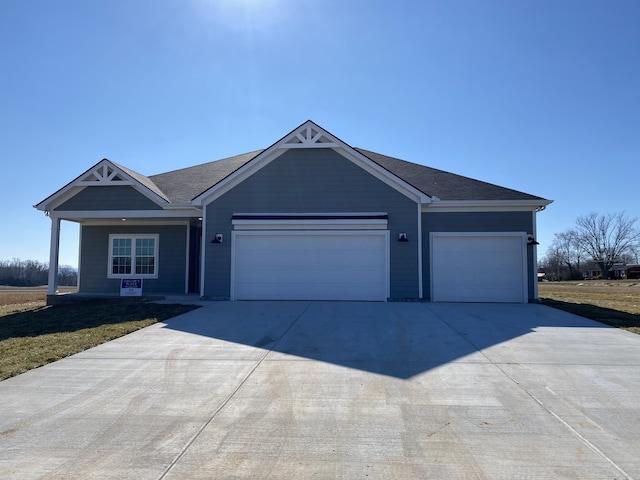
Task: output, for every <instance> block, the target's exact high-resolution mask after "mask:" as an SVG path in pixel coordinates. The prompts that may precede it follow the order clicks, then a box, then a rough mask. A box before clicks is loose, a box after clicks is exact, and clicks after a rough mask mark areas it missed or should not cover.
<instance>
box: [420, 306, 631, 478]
mask: <svg viewBox="0 0 640 480" xmlns="http://www.w3.org/2000/svg"><path fill="white" fill-rule="evenodd" d="M425 306H426V307H427V308H429V307H428V306H427V305H425ZM429 311H430V312H431V313H433V315H434V316H436V317H437V318H438V319H440V321H441V322H443V323H444V324H445V325H447V326H448V327H449V328H450V329H451V330H453V331H454V332H456V333H457V334H458V335H460V336H461V337H462V338H464V339H465V340H466V341H467V342H468V343H469V344H470V345H471V346H472V347H473V348H475V349H476V351H477V352H478V353H480V355H482V356H483V357H484V358H485V359H486V360H487V361H488V362H489V363H490V364H491V365H493V366H494V367H495V368H497V369H498V370H499V371H500V372H501V373H502V374H503V375H504V376H505V377H507V378H508V379H509V380H511V381H512V382H513V383H515V384H516V385H517V386H518V387H519V388H520V389H521V390H522V391H523V392H524V393H526V394H527V395H528V396H529V397H531V399H532V400H533V401H534V402H536V403H537V404H538V405H540V406H541V407H542V408H543V409H544V410H545V411H546V412H547V413H549V414H550V415H551V416H552V417H554V418H555V419H556V420H557V421H558V422H560V423H561V424H562V425H563V426H564V427H565V428H566V429H567V430H569V432H570V433H571V434H572V435H573V436H575V437H576V438H577V439H578V440H580V441H581V442H582V443H583V444H584V445H586V446H587V447H588V448H589V449H590V450H591V451H593V452H594V453H596V454H598V455H600V456H601V457H602V458H604V459H605V460H606V461H607V462H608V463H609V464H610V465H611V466H612V467H613V468H615V469H616V470H617V471H618V472H620V473H621V474H622V475H624V476H625V478H627V479H629V480H633V477H631V475H629V474H628V473H627V472H625V471H624V470H623V469H622V468H620V466H618V465H617V464H616V463H615V462H614V461H613V460H612V459H611V458H609V457H608V456H607V454H605V453H604V452H603V451H602V450H600V449H599V448H598V447H596V446H595V445H594V444H593V443H591V442H590V441H589V440H587V439H586V438H585V437H584V436H583V435H581V434H580V433H579V432H578V431H577V430H576V429H574V428H573V427H572V426H571V425H569V424H568V423H567V422H566V421H564V420H563V419H562V418H561V417H560V416H559V415H558V414H557V413H555V412H554V411H553V410H551V408H549V407H547V406H546V405H545V404H544V402H542V400H540V399H539V398H538V397H536V396H535V395H534V394H533V393H531V392H530V391H529V390H527V389H526V388H525V387H524V386H523V385H522V384H521V383H520V382H519V381H518V380H517V379H516V378H514V377H513V376H511V375H509V373H507V372H506V371H505V370H504V369H503V368H502V367H501V366H500V365H499V364H497V363H496V362H494V361H493V360H491V359H490V358H489V357H487V356H486V355H485V354H484V352H483V351H482V350H481V349H480V348H478V347H477V346H476V345H475V344H474V343H473V342H472V341H471V340H469V337H468V336H466V335H463V334H462V332H459V331H458V330H457V329H455V328H454V327H453V326H452V325H451V324H449V323H448V322H447V321H446V320H445V319H444V318H442V317H441V316H440V315H438V314H437V313H436V312H435V311H434V310H433V309H431V308H429Z"/></svg>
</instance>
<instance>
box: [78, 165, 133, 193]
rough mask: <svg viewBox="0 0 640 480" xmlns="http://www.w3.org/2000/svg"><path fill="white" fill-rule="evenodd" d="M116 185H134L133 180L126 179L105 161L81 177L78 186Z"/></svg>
mask: <svg viewBox="0 0 640 480" xmlns="http://www.w3.org/2000/svg"><path fill="white" fill-rule="evenodd" d="M114 183H116V184H118V185H133V182H132V181H131V180H129V179H128V178H126V177H125V176H124V175H123V174H122V172H120V170H118V169H117V168H115V167H114V166H113V165H112V164H111V162H109V161H108V160H106V159H105V160H103V161H101V162H100V163H98V164H97V165H96V166H95V167H93V168H92V169H91V170H89V171H87V172H86V173H85V174H84V175H83V176H81V177H80V178H79V179H78V182H77V183H76V185H82V186H96V185H113V184H114Z"/></svg>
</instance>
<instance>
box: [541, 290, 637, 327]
mask: <svg viewBox="0 0 640 480" xmlns="http://www.w3.org/2000/svg"><path fill="white" fill-rule="evenodd" d="M538 287H539V288H538V290H539V296H540V298H541V299H542V303H544V304H545V305H549V306H551V307H555V308H559V309H561V310H565V311H567V312H571V313H575V314H576V315H581V316H583V317H587V318H590V319H592V320H597V321H598V322H602V323H606V324H607V325H612V326H614V327H619V328H624V329H625V330H629V331H630V332H633V333H637V334H640V280H636V281H633V280H612V281H606V280H586V281H583V282H580V281H573V282H541V283H539V284H538Z"/></svg>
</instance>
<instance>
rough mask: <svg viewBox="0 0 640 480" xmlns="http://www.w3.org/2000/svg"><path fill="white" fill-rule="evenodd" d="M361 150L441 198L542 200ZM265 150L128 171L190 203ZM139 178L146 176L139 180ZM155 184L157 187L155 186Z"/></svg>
mask: <svg viewBox="0 0 640 480" xmlns="http://www.w3.org/2000/svg"><path fill="white" fill-rule="evenodd" d="M355 150H357V151H358V152H360V153H361V154H362V155H364V156H366V157H367V158H369V159H370V160H372V161H373V162H375V163H377V164H378V165H380V166H381V167H383V168H384V169H386V170H388V171H389V172H391V173H393V174H394V175H396V176H397V177H399V178H401V179H402V180H404V181H405V182H407V183H409V184H410V185H412V186H413V187H415V188H416V189H418V190H420V191H421V192H423V193H425V194H427V195H429V196H430V197H438V198H439V199H440V200H463V201H464V200H479V201H482V200H504V201H509V200H543V201H544V199H543V198H541V197H537V196H535V195H530V194H528V193H523V192H519V191H517V190H512V189H510V188H505V187H500V186H498V185H493V184H491V183H487V182H482V181H480V180H474V179H472V178H468V177H464V176H462V175H456V174H454V173H449V172H445V171H443V170H438V169H435V168H431V167H426V166H424V165H419V164H417V163H412V162H407V161H405V160H400V159H398V158H393V157H389V156H386V155H381V154H379V153H376V152H372V151H370V150H365V149H361V148H356V149H355ZM263 151H264V150H256V151H253V152H248V153H244V154H241V155H237V156H234V157H229V158H224V159H222V160H216V161H213V162H208V163H203V164H201V165H195V166H193V167H188V168H183V169H180V170H173V171H171V172H167V173H161V174H157V175H152V176H149V177H144V176H142V175H140V174H136V172H132V171H131V170H127V169H125V168H124V167H120V168H123V170H125V171H126V172H127V173H129V174H130V175H132V176H134V174H135V175H138V177H135V178H136V179H138V180H139V181H141V183H143V184H144V185H145V186H148V187H149V188H150V189H151V190H152V191H154V192H156V193H158V194H159V195H161V196H162V197H163V198H168V199H169V200H170V201H171V202H172V203H187V202H190V201H191V200H193V199H194V198H195V197H197V196H198V195H200V194H201V193H203V192H205V191H206V190H208V189H209V188H211V187H213V186H214V185H216V184H217V183H218V182H220V181H221V180H223V179H224V178H226V177H227V176H229V175H230V174H232V173H233V172H235V171H236V170H238V169H239V168H240V167H242V166H243V165H245V164H246V163H248V162H249V161H251V160H252V159H254V158H255V157H256V156H258V155H259V154H260V153H262V152H263ZM139 177H143V178H142V179H140V178H139ZM149 184H152V185H151V186H150V185H149ZM153 186H155V189H154V188H153Z"/></svg>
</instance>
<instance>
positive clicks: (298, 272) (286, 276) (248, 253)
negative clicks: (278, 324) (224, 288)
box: [231, 230, 528, 303]
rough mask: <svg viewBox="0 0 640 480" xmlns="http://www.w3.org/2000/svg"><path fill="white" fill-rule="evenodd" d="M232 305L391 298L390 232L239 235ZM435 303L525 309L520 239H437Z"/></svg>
mask: <svg viewBox="0 0 640 480" xmlns="http://www.w3.org/2000/svg"><path fill="white" fill-rule="evenodd" d="M232 242H233V248H232V278H231V285H232V291H231V298H232V299H234V300H373V301H385V300H386V299H387V298H388V297H389V281H390V278H389V277H390V275H389V233H388V231H386V230H385V231H380V230H378V231H376V230H371V231H343V232H340V231H314V232H308V231H237V232H234V235H233V239H232ZM430 264H431V269H430V271H429V272H428V273H427V272H425V273H426V274H429V275H430V276H431V297H432V300H433V301H435V302H515V303H519V302H526V301H527V297H528V293H527V276H526V272H527V267H526V245H525V243H524V239H523V236H522V235H520V234H511V235H510V234H459V233H454V234H445V233H434V234H432V235H431V254H430Z"/></svg>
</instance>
